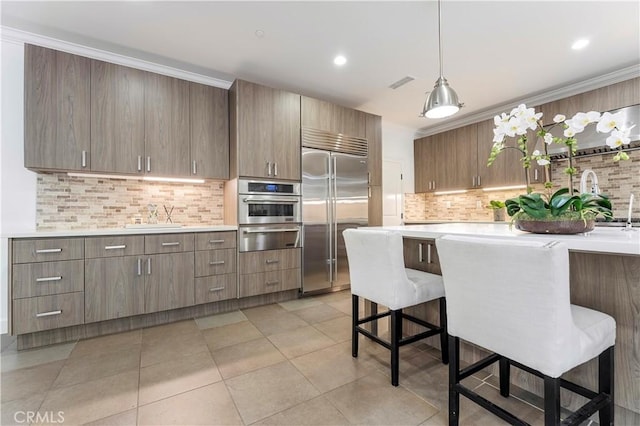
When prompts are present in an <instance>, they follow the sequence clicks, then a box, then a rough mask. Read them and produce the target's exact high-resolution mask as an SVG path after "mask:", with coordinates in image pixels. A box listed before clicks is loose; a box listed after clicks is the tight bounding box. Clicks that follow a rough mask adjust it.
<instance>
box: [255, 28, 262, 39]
mask: <svg viewBox="0 0 640 426" xmlns="http://www.w3.org/2000/svg"><path fill="white" fill-rule="evenodd" d="M256 37H258V38H262V37H264V31H262V30H256Z"/></svg>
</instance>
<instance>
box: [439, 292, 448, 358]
mask: <svg viewBox="0 0 640 426" xmlns="http://www.w3.org/2000/svg"><path fill="white" fill-rule="evenodd" d="M440 327H442V328H443V330H442V333H440V348H441V353H442V363H443V364H445V365H446V364H449V342H448V339H447V337H448V333H447V302H446V299H445V298H444V297H441V298H440Z"/></svg>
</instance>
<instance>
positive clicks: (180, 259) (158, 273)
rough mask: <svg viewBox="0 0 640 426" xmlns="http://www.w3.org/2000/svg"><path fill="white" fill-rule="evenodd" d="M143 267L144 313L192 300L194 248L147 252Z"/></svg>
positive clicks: (190, 302)
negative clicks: (159, 252) (153, 253)
mask: <svg viewBox="0 0 640 426" xmlns="http://www.w3.org/2000/svg"><path fill="white" fill-rule="evenodd" d="M144 268H145V269H146V270H145V271H144V272H145V273H146V277H145V283H144V312H145V313H150V312H158V311H166V310H168V309H176V308H182V307H185V306H192V305H193V304H194V254H193V252H187V253H172V254H157V255H153V256H149V257H148V258H147V261H146V264H145V265H144Z"/></svg>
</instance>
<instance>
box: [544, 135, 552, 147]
mask: <svg viewBox="0 0 640 426" xmlns="http://www.w3.org/2000/svg"><path fill="white" fill-rule="evenodd" d="M552 142H553V135H552V134H551V133H545V134H544V143H546V144H547V145H551V143H552Z"/></svg>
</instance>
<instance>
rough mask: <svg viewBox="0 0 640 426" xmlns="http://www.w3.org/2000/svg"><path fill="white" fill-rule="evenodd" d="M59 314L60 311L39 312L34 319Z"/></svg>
mask: <svg viewBox="0 0 640 426" xmlns="http://www.w3.org/2000/svg"><path fill="white" fill-rule="evenodd" d="M61 313H62V309H59V310H57V311H49V312H41V313H39V314H36V318H42V317H50V316H52V315H60V314H61Z"/></svg>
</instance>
